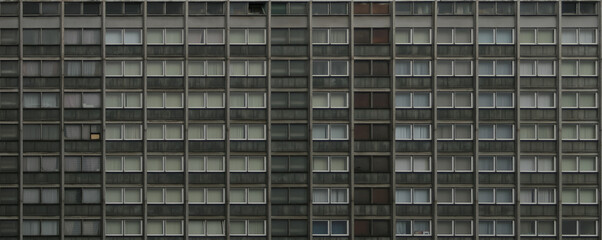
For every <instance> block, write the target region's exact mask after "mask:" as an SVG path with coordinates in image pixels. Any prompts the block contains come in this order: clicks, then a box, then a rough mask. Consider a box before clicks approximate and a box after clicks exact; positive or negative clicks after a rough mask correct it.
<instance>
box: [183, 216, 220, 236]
mask: <svg viewBox="0 0 602 240" xmlns="http://www.w3.org/2000/svg"><path fill="white" fill-rule="evenodd" d="M187 228H188V235H189V236H224V234H225V233H224V221H223V220H201V219H190V220H189V221H188V226H187Z"/></svg>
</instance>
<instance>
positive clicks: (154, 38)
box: [146, 3, 184, 45]
mask: <svg viewBox="0 0 602 240" xmlns="http://www.w3.org/2000/svg"><path fill="white" fill-rule="evenodd" d="M149 4H152V3H149ZM146 43H147V44H149V45H163V44H165V45H170V44H182V43H184V40H183V36H182V29H147V30H146Z"/></svg>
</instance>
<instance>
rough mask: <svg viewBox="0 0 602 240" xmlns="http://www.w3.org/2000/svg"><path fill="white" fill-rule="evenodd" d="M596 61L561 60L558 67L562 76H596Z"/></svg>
mask: <svg viewBox="0 0 602 240" xmlns="http://www.w3.org/2000/svg"><path fill="white" fill-rule="evenodd" d="M597 65H598V62H597V61H593V60H563V61H562V64H561V65H560V74H562V76H596V74H598V73H597V70H598V68H597Z"/></svg>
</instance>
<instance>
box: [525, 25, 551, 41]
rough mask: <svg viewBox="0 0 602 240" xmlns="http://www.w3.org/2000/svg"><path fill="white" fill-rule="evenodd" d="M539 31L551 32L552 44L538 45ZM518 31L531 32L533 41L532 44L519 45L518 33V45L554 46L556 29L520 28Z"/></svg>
mask: <svg viewBox="0 0 602 240" xmlns="http://www.w3.org/2000/svg"><path fill="white" fill-rule="evenodd" d="M540 30H552V37H553V39H552V40H553V42H552V43H539V31H540ZM520 31H521V32H522V31H533V34H534V36H535V39H534V41H535V42H533V43H520V33H519V44H520V45H556V28H522V27H521V28H520Z"/></svg>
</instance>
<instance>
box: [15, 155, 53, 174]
mask: <svg viewBox="0 0 602 240" xmlns="http://www.w3.org/2000/svg"><path fill="white" fill-rule="evenodd" d="M22 168H23V172H58V171H59V159H58V157H49V156H23V163H22Z"/></svg>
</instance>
